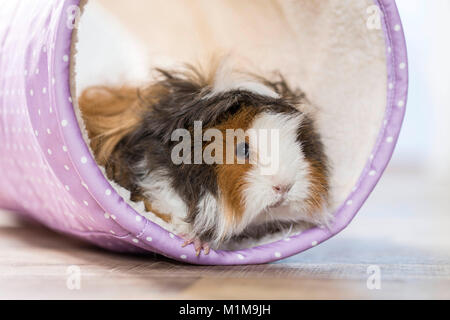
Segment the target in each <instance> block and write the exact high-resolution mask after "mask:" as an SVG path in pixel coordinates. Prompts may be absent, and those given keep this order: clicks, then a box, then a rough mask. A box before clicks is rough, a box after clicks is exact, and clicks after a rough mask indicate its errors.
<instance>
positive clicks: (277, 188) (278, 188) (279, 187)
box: [272, 184, 292, 194]
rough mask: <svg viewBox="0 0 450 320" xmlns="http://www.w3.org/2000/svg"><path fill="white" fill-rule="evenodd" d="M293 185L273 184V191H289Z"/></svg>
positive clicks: (281, 192)
mask: <svg viewBox="0 0 450 320" xmlns="http://www.w3.org/2000/svg"><path fill="white" fill-rule="evenodd" d="M291 188H292V185H286V184H277V185H274V186H272V189H273V191H275V192H276V193H280V194H283V193H288V192H289V190H291Z"/></svg>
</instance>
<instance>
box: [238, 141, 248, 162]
mask: <svg viewBox="0 0 450 320" xmlns="http://www.w3.org/2000/svg"><path fill="white" fill-rule="evenodd" d="M236 156H238V157H239V158H241V159H248V158H249V157H250V146H249V145H248V143H247V142H241V143H239V144H238V145H237V146H236Z"/></svg>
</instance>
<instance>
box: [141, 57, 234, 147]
mask: <svg viewBox="0 0 450 320" xmlns="http://www.w3.org/2000/svg"><path fill="white" fill-rule="evenodd" d="M158 72H159V74H160V77H159V80H158V81H157V82H156V83H155V84H154V85H153V86H154V87H157V88H160V89H159V90H160V94H159V99H158V101H157V102H156V103H153V102H154V101H153V102H152V101H148V102H147V101H145V100H143V102H144V104H145V105H147V106H148V107H151V112H149V113H147V116H146V119H145V123H144V125H145V128H147V129H148V130H150V131H151V134H152V135H153V136H157V137H159V138H160V139H161V140H162V142H164V143H168V142H169V141H170V139H171V134H172V132H174V131H175V130H176V129H181V128H184V129H190V128H192V127H193V125H194V122H195V121H201V122H202V124H203V126H207V125H208V124H211V123H213V122H214V121H216V120H217V118H218V117H219V116H221V115H222V114H223V113H224V112H225V111H227V110H228V109H230V108H231V107H232V106H233V105H236V102H237V101H238V97H236V95H232V94H230V95H228V96H224V95H217V96H211V95H210V92H211V88H212V82H213V81H214V80H213V76H212V72H203V71H201V70H199V69H196V68H194V67H192V66H188V67H186V68H185V70H184V71H183V72H178V71H167V70H158Z"/></svg>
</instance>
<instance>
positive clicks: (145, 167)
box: [78, 68, 329, 241]
mask: <svg viewBox="0 0 450 320" xmlns="http://www.w3.org/2000/svg"><path fill="white" fill-rule="evenodd" d="M158 71H159V73H160V78H159V79H157V80H155V81H154V82H153V83H151V85H149V86H148V87H145V88H134V87H102V86H99V87H92V88H88V89H87V90H85V91H84V92H83V94H82V95H81V96H80V98H79V101H78V102H79V106H80V109H81V112H82V117H83V120H84V122H85V125H86V129H87V132H88V134H89V138H90V140H91V141H90V145H91V148H92V151H93V153H94V155H95V158H96V160H97V162H98V163H99V164H100V165H102V166H104V167H105V169H106V173H107V176H108V178H110V179H112V180H114V181H116V182H117V183H118V184H120V185H121V186H123V187H124V188H126V189H128V190H129V191H130V192H131V194H132V200H134V201H144V203H145V207H146V210H148V211H151V212H153V213H155V214H156V215H157V216H159V217H160V218H162V219H163V220H165V221H167V222H173V221H174V220H173V219H174V214H175V213H174V212H167V211H165V210H166V209H165V208H166V207H165V206H164V205H155V203H156V202H158V201H159V199H156V198H157V196H155V195H153V194H151V192H150V191H148V190H147V187H148V186H150V188H151V185H149V184H150V183H151V181H152V180H151V179H150V180H149V182H147V180H146V179H147V178H150V177H152V179H153V181H155V183H160V184H161V185H162V186H163V187H165V186H166V184H167V185H168V186H169V187H170V190H171V192H172V191H173V194H174V195H176V196H177V197H179V198H180V199H181V200H182V202H183V203H184V204H185V205H186V210H187V212H186V215H185V217H184V218H183V220H184V221H185V222H186V223H188V224H190V225H191V230H190V232H192V233H194V236H195V237H198V238H200V239H202V241H222V240H224V239H227V238H230V237H231V236H238V234H235V233H233V232H232V231H230V230H231V229H232V228H237V229H238V227H237V226H239V225H240V224H242V223H243V221H245V219H248V217H246V214H247V213H246V210H247V209H248V208H247V205H248V203H246V196H245V194H246V192H248V189H249V188H250V184H251V183H250V182H249V180H248V179H247V177H248V176H249V175H250V174H251V172H252V170H254V165H253V164H252V163H250V162H249V161H246V162H245V163H243V164H239V163H236V162H234V163H231V164H227V163H225V164H211V165H208V164H204V163H202V164H181V165H175V164H174V163H173V162H172V161H171V158H170V154H171V151H172V148H173V147H174V142H173V141H171V134H172V133H173V132H174V130H176V129H180V128H183V129H187V130H189V131H192V130H193V123H194V121H202V124H203V130H204V131H205V130H207V129H209V128H215V129H218V130H219V131H220V132H222V133H223V136H226V130H227V129H242V130H243V131H246V130H247V129H248V128H250V127H251V126H252V124H253V123H254V121H255V119H258V117H261V115H263V114H267V115H273V116H276V115H283V117H284V118H283V119H288V120H286V121H291V120H292V119H293V118H295V119H301V125H299V127H298V128H297V132H296V134H295V139H296V141H297V142H298V143H299V144H300V145H301V151H302V155H301V158H304V161H306V162H305V164H304V166H303V167H304V168H305V170H306V171H305V172H306V173H305V174H306V176H307V178H308V185H307V186H305V187H304V188H305V190H306V191H304V192H303V193H305V194H306V195H305V197H304V199H303V198H302V201H301V202H299V207H301V210H302V212H303V214H304V216H305V217H306V218H305V219H306V220H308V219H309V220H308V222H315V221H322V220H321V219H325V218H323V217H317V215H318V213H317V212H319V211H321V210H324V208H325V207H326V204H327V199H328V190H329V182H328V175H329V174H328V170H329V169H328V164H327V158H326V155H325V152H324V149H323V145H322V142H321V140H320V135H319V134H318V133H317V131H316V129H315V127H314V122H313V120H312V119H311V118H310V117H309V116H308V115H306V114H303V112H301V111H299V107H298V106H299V105H301V104H302V103H305V101H306V98H305V96H304V94H303V93H302V92H301V91H299V90H291V89H290V88H289V86H288V85H287V83H286V82H285V81H284V79H283V78H282V77H281V76H279V79H278V80H277V81H273V82H271V81H268V80H266V79H264V78H260V77H255V79H256V80H255V81H259V82H260V83H262V84H263V85H265V86H266V87H268V88H270V90H272V91H273V92H275V93H276V94H277V95H278V96H276V97H273V96H265V95H262V94H259V93H254V92H251V91H249V90H246V89H239V88H237V89H233V90H229V91H226V92H221V93H216V94H212V92H213V90H212V87H213V86H214V83H213V82H214V73H215V72H216V69H214V68H213V69H212V71H211V72H209V73H208V72H206V73H202V72H201V71H199V70H197V69H195V68H189V69H188V71H187V72H183V73H180V72H172V71H166V70H158ZM289 119H291V120H289ZM296 121H297V120H296ZM291 122H292V121H291ZM245 139H248V138H247V137H246V138H245ZM202 143H203V144H202V146H203V149H204V148H205V146H206V143H205V142H202ZM211 143H216V144H222V145H226V144H227V143H228V144H230V142H229V141H213V142H211ZM234 143H235V141H234V139H233V141H232V146H231V147H232V148H235V145H234ZM227 147H230V146H228V145H227ZM224 152H225V149H224ZM223 156H224V157H226V154H225V153H224V154H223ZM235 156H236V155H235ZM303 167H302V168H303ZM152 174H155V176H152ZM164 180H166V182H165V181H164ZM143 181H145V183H143ZM250 189H251V188H250ZM300 193H301V192H299V194H300ZM205 199H206V200H205ZM210 199H215V201H216V202H217V203H216V204H214V206H212V205H211V200H210ZM208 201H209V202H208ZM295 201H300V200H298V199H297V200H295ZM159 202H161V201H159ZM208 205H210V206H212V207H211V208H213V209H211V208H210V207H208ZM206 207H208V208H209V209H208V210H209V211H211V210H216V211H215V212H209V211H208V212H207V211H205V212H203V211H202V210H206V209H205V208H206ZM299 210H300V209H299ZM263 211H264V210H263ZM208 214H210V215H214V217H205V215H208ZM202 215H203V216H202ZM308 216H309V218H308ZM289 219H291V218H289ZM292 219H294V218H292ZM283 224H286V221H285V222H283ZM242 228H244V229H245V226H244V227H242ZM242 228H241V229H242ZM217 229H221V231H217ZM244 229H243V230H244ZM241 231H242V230H241Z"/></svg>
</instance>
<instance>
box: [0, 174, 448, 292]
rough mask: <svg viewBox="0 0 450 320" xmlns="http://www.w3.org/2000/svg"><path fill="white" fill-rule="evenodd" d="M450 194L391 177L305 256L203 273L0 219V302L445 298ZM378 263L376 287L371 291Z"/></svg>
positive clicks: (418, 180) (409, 177)
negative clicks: (76, 274)
mask: <svg viewBox="0 0 450 320" xmlns="http://www.w3.org/2000/svg"><path fill="white" fill-rule="evenodd" d="M444 187H445V186H438V185H434V184H433V183H431V182H427V181H426V179H424V177H423V176H421V175H420V174H418V173H415V172H414V171H411V172H408V171H403V172H396V171H395V170H394V171H391V172H388V174H387V175H386V176H385V178H384V179H383V180H382V182H381V183H380V185H379V186H378V188H377V189H376V192H375V193H374V194H373V196H372V197H371V199H370V200H369V201H368V203H367V205H366V206H365V207H364V209H363V210H362V211H361V213H360V214H359V215H358V217H357V218H356V219H355V220H354V221H353V223H352V224H351V225H350V226H349V227H348V228H347V229H346V230H345V231H344V232H342V233H341V234H339V235H338V236H336V237H335V238H333V239H331V240H329V241H327V242H325V243H323V244H321V245H319V246H317V247H315V248H313V249H311V250H309V251H307V252H305V253H302V254H299V255H297V256H294V257H292V258H289V259H286V260H283V261H280V262H278V263H273V264H268V265H257V266H235V267H199V266H189V265H183V264H179V263H173V262H171V261H168V260H165V259H162V258H160V257H142V256H130V255H119V254H114V253H110V252H106V251H102V250H99V249H96V248H94V247H91V246H89V245H87V244H84V243H81V242H78V241H74V240H72V239H69V238H67V237H64V236H61V235H58V234H55V233H53V232H51V231H48V230H46V229H44V228H42V227H39V226H36V225H30V224H26V223H24V222H20V221H17V220H15V218H14V216H13V215H11V214H9V213H5V212H1V214H0V217H1V218H0V298H1V299H17V298H21V299H48V298H58V299H72V298H73V299H93V298H98V299H108V298H111V299H355V298H356V299H371V298H379V299H392V298H400V299H404V298H426V299H432V298H435V299H444V298H446V299H449V298H450V235H449V230H450V215H449V212H450V201H449V199H448V186H447V187H446V188H444ZM374 265H375V266H378V267H379V268H380V269H379V270H380V272H381V289H380V290H376V289H375V290H369V289H368V288H367V284H366V283H367V279H368V276H369V275H368V273H367V269H368V267H369V266H374ZM70 266H77V267H79V268H80V269H79V270H80V271H81V277H80V280H81V282H80V284H81V287H80V290H70V289H69V288H68V286H67V283H68V276H69V275H68V272H70V270H71V269H68V268H69V267H70ZM68 270H69V271H68ZM70 279H72V278H70ZM69 284H70V281H69ZM69 287H70V286H69Z"/></svg>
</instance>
